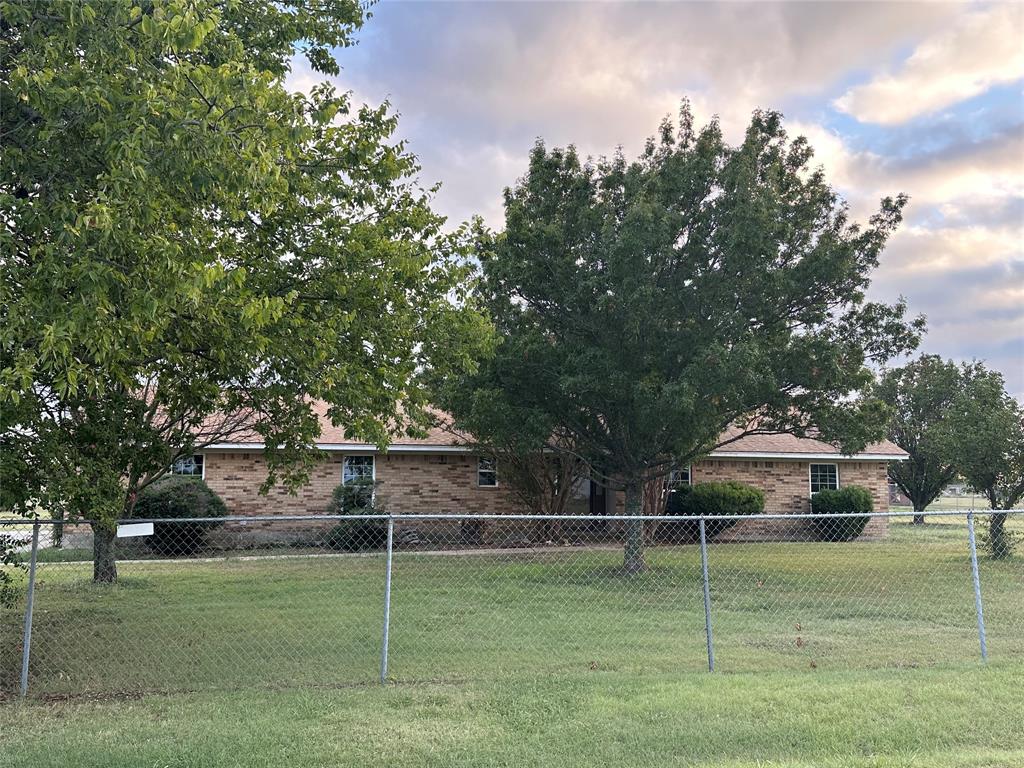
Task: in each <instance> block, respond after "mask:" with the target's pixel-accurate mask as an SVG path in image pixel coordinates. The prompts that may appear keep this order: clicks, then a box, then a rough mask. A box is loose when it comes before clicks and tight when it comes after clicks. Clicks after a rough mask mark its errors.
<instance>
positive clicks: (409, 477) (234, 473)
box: [205, 451, 524, 515]
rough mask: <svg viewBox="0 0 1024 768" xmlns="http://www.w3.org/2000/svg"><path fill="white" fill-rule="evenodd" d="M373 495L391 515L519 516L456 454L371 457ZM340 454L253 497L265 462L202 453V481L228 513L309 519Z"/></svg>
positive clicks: (329, 485) (506, 497) (335, 479)
mask: <svg viewBox="0 0 1024 768" xmlns="http://www.w3.org/2000/svg"><path fill="white" fill-rule="evenodd" d="M374 463H375V472H376V479H377V481H378V483H379V485H378V491H377V495H378V498H379V499H380V501H381V502H382V503H383V504H384V506H386V508H387V509H388V510H389V511H391V512H394V513H396V514H416V513H434V514H466V513H480V514H507V513H510V512H517V511H518V512H522V511H524V510H522V509H520V508H519V506H518V505H517V503H516V500H515V499H514V497H513V496H512V494H511V493H509V491H508V488H507V487H505V486H502V485H499V486H497V487H480V486H478V485H477V474H476V470H477V459H476V458H475V457H473V456H467V455H461V454H423V453H416V454H396V453H392V454H384V455H378V456H376V457H374ZM341 464H342V456H341V454H337V453H332V454H328V455H327V457H326V458H325V460H324V462H323V463H321V464H320V465H318V466H317V467H316V468H314V470H313V472H312V474H311V475H310V479H309V482H308V483H307V484H306V485H304V486H302V487H301V488H299V489H297V491H296V492H295V493H294V494H292V493H289V492H288V491H286V490H284V489H283V488H279V487H278V488H273V489H271V491H270V493H269V494H268V495H267V496H261V495H260V493H259V488H260V484H261V483H262V482H263V480H264V479H265V478H266V476H267V474H266V472H267V470H266V463H265V462H264V460H263V456H262V454H260V453H259V452H257V451H247V452H220V451H217V452H208V453H207V454H206V457H205V465H206V467H205V477H206V483H207V484H208V485H209V486H210V488H212V489H213V490H214V491H216V492H217V493H218V494H219V495H220V497H221V498H222V499H224V503H225V504H226V505H227V507H228V510H229V511H230V513H231V514H234V515H312V514H318V513H323V512H325V511H326V510H327V505H328V504H329V503H330V500H331V493H332V492H333V491H334V489H335V487H337V485H338V484H339V483H340V482H341Z"/></svg>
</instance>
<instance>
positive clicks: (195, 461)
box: [171, 453, 203, 478]
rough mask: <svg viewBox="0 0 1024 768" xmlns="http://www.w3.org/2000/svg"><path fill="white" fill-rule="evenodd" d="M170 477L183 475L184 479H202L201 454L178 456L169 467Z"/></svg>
mask: <svg viewBox="0 0 1024 768" xmlns="http://www.w3.org/2000/svg"><path fill="white" fill-rule="evenodd" d="M171 474H172V475H185V476H186V477H200V478H201V477H203V454H201V453H196V454H193V455H191V456H179V457H178V458H176V459H175V460H174V463H173V464H172V465H171Z"/></svg>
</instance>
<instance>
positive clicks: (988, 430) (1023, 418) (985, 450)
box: [949, 364, 1024, 559]
mask: <svg viewBox="0 0 1024 768" xmlns="http://www.w3.org/2000/svg"><path fill="white" fill-rule="evenodd" d="M965 372H966V373H968V380H967V384H966V386H965V387H964V390H963V391H962V392H961V394H960V396H959V397H958V398H957V400H956V402H955V404H954V409H953V414H952V416H951V417H950V418H951V422H952V424H951V430H950V437H949V440H950V448H949V450H950V452H951V453H952V454H953V455H955V457H956V464H957V467H958V468H959V470H960V474H962V475H963V477H964V479H965V480H967V482H968V483H969V484H970V485H971V486H973V487H974V488H975V489H976V490H977V491H979V492H980V493H981V494H982V495H984V496H985V498H986V499H988V503H989V507H990V508H991V509H992V510H993V513H992V515H991V516H990V518H989V529H988V536H987V544H988V547H989V550H990V552H991V554H992V557H994V558H996V559H1002V558H1006V557H1009V556H1010V554H1011V553H1012V551H1013V545H1014V537H1013V535H1012V534H1011V532H1009V531H1007V530H1006V518H1007V515H1006V513H1005V512H1001V511H999V510H1007V509H1013V508H1015V507H1016V506H1017V504H1018V503H1019V502H1020V500H1021V499H1022V498H1024V409H1022V408H1021V405H1020V403H1018V402H1017V400H1016V399H1014V398H1013V397H1012V396H1011V395H1010V394H1008V393H1007V392H1006V387H1005V384H1004V381H1003V376H1002V374H1000V373H999V372H998V371H990V370H987V369H985V368H984V367H983V366H981V365H980V364H974V365H973V366H968V367H965Z"/></svg>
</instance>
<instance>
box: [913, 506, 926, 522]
mask: <svg viewBox="0 0 1024 768" xmlns="http://www.w3.org/2000/svg"><path fill="white" fill-rule="evenodd" d="M914 525H924V510H923V509H918V508H917V505H916V504H915V505H914Z"/></svg>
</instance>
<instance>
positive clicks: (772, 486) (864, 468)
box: [615, 459, 889, 541]
mask: <svg viewBox="0 0 1024 768" xmlns="http://www.w3.org/2000/svg"><path fill="white" fill-rule="evenodd" d="M811 464H837V465H838V466H839V485H840V487H842V486H845V485H860V486H863V487H865V488H867V489H868V490H870V491H871V498H872V500H873V501H874V505H875V511H876V512H887V511H888V510H889V475H888V466H887V465H886V462H884V461H849V460H836V461H826V460H821V461H813V462H811V461H790V460H781V461H780V460H777V459H776V460H773V461H760V460H756V461H755V460H752V459H706V460H704V461H701V462H697V463H696V464H694V465H693V466H692V468H691V475H690V481H691V482H693V483H708V482H715V481H721V480H738V481H739V482H741V483H747V484H749V485H753V486H756V487H757V488H760V489H761V490H763V491H764V494H765V505H764V511H765V512H766V513H767V514H774V515H783V514H806V513H810V511H811V498H810V495H811V486H810V465H811ZM615 512H616V514H620V515H621V514H623V513H624V512H625V503H624V498H623V494H622V492H621V491H620V492H619V493H618V494H616V499H615ZM887 526H888V519H887V518H884V517H874V518H872V519H871V520H870V522H869V523H868V526H867V528H865V530H864V533H863V534H862V535H863V537H865V538H872V537H878V536H883V535H885V532H886V530H887ZM808 533H809V529H808V527H807V525H806V523H804V522H802V521H793V522H783V521H778V520H771V521H749V522H748V521H744V522H741V523H739V524H738V525H736V526H735V527H733V528H731V529H729V530H728V531H727V532H725V533H723V534H721V535H720V536H719V537H718V538H719V540H720V541H729V540H742V539H747V538H752V539H753V538H758V539H763V538H787V539H792V538H804V537H806V536H807V535H808Z"/></svg>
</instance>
